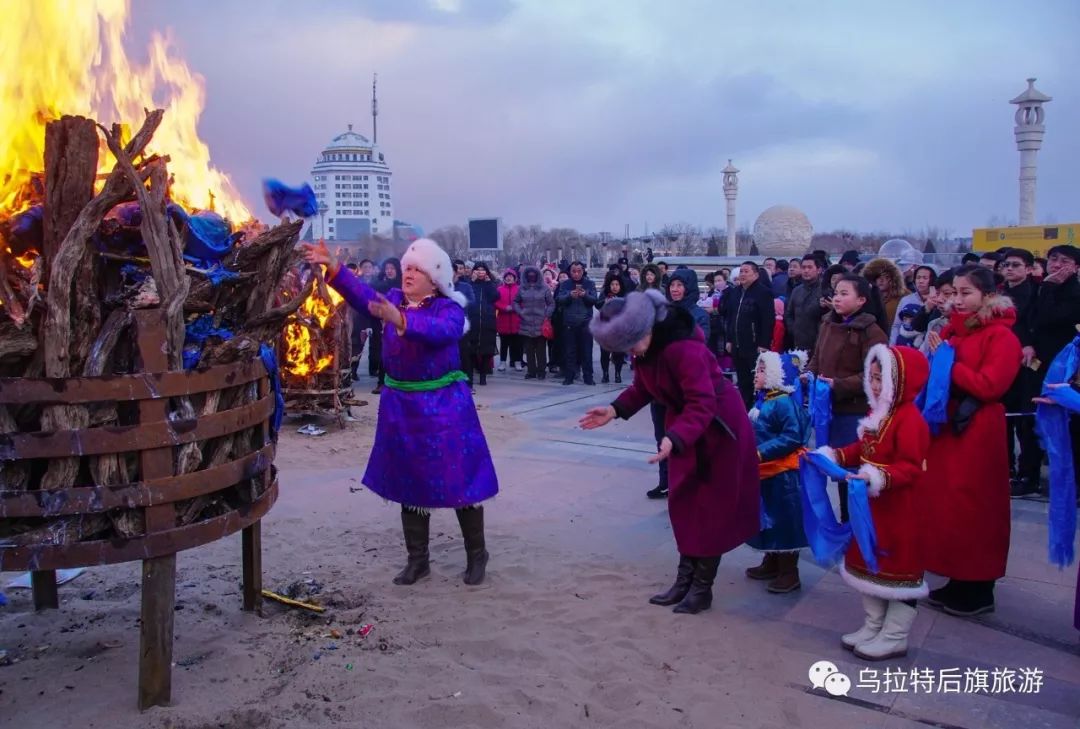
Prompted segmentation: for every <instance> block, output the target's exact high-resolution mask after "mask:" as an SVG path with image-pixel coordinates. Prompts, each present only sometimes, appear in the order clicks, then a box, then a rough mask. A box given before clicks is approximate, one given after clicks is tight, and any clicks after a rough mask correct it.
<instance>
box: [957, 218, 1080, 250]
mask: <svg viewBox="0 0 1080 729" xmlns="http://www.w3.org/2000/svg"><path fill="white" fill-rule="evenodd" d="M1078 237H1080V223H1066V224H1064V225H1025V226H1016V227H1012V228H976V229H975V230H974V231H973V232H972V236H971V249H972V250H974V251H996V250H997V249H998V248H1005V247H1009V248H1023V249H1024V250H1027V251H1031V252H1032V253H1033V254H1034V255H1036V256H1045V255H1046V252H1047V251H1048V250H1050V249H1051V248H1053V247H1054V246H1059V245H1070V246H1075V245H1078V243H1077V238H1078Z"/></svg>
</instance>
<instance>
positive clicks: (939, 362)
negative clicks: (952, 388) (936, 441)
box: [915, 342, 956, 435]
mask: <svg viewBox="0 0 1080 729" xmlns="http://www.w3.org/2000/svg"><path fill="white" fill-rule="evenodd" d="M954 362H956V350H955V349H954V348H953V346H952V345H951V344H949V343H948V342H942V343H941V344H940V345H939V346H938V348H937V350H936V351H935V352H934V353H933V354H932V355H931V356H930V379H929V380H927V382H926V387H925V388H923V391H922V392H920V393H919V396H918V397H917V398H915V405H916V406H917V407H918V408H919V410H921V411H922V415H923V420H925V421H926V424H927V425H929V426H930V432H931V433H933V434H934V435H937V434H938V433H939V432H940V431H941V426H942V425H945V423H947V422H948V421H949V413H948V408H949V385H950V384H951V383H952V368H953V363H954Z"/></svg>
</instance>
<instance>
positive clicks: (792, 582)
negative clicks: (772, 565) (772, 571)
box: [765, 552, 802, 594]
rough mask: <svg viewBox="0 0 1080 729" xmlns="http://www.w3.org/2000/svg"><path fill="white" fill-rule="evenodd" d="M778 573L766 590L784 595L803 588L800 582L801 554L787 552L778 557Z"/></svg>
mask: <svg viewBox="0 0 1080 729" xmlns="http://www.w3.org/2000/svg"><path fill="white" fill-rule="evenodd" d="M776 566H777V570H778V573H777V575H776V578H775V579H773V580H772V581H771V582H770V583H769V584H768V585H766V586H765V589H766V590H768V591H769V592H774V593H778V594H782V593H785V592H792V591H793V590H798V589H799V588H800V587H802V583H801V582H799V553H798V552H786V553H783V554H778V555H776Z"/></svg>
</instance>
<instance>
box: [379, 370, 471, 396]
mask: <svg viewBox="0 0 1080 729" xmlns="http://www.w3.org/2000/svg"><path fill="white" fill-rule="evenodd" d="M468 379H469V378H468V377H466V375H465V373H464V372H462V371H461V370H450V371H449V372H447V373H446V374H445V375H443V376H442V377H437V378H436V379H434V380H420V381H419V382H405V381H403V380H395V379H394V378H393V377H391V376H390V375H386V386H387V387H390V388H393V389H395V390H401V391H402V392H430V391H431V390H438V389H439V388H442V387H446V386H447V385H452V384H454V383H455V382H465V381H466V380H468Z"/></svg>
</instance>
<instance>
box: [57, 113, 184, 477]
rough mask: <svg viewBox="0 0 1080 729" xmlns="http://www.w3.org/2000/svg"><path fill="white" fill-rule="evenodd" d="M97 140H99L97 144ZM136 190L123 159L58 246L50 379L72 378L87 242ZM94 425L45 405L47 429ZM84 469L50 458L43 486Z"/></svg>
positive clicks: (151, 123)
mask: <svg viewBox="0 0 1080 729" xmlns="http://www.w3.org/2000/svg"><path fill="white" fill-rule="evenodd" d="M163 114H164V112H163V111H161V110H160V109H158V110H157V111H154V112H150V113H148V114H147V115H146V121H145V122H144V123H143V126H142V128H141V129H140V130H139V132H138V134H136V135H135V136H134V137H133V138H132V140H131V141H130V142H129V143H128V145H127V146H126V148H125V151H126V152H127V154H128V155H130V156H134V155H138V154H142V152H143V150H144V149H145V148H146V145H147V144H149V142H150V139H151V138H152V137H153V135H154V131H155V130H156V129H157V127H158V125H159V124H161V117H162V115H163ZM96 142H97V140H96V138H95V144H96ZM95 158H96V157H95ZM156 166H157V164H156V160H155V161H154V163H147V164H146V165H145V167H146V168H148V169H145V170H144V173H145V174H144V175H143V174H137V175H136V176H135V178H136V179H137V180H138V181H139V183H140V184H138V185H137V186H138V187H142V185H141V182H142V181H143V180H145V179H146V176H149V173H150V171H152V169H153V168H155V167H156ZM131 194H132V182H131V179H129V178H128V177H127V176H126V175H125V173H124V171H123V170H122V169H121V168H120V165H119V163H117V166H116V167H114V168H113V171H112V173H111V174H110V175H109V177H108V179H107V180H106V181H105V187H104V188H103V189H102V191H101V192H100V193H98V194H97V195H96V196H95V197H94V198H93V199H91V200H90V202H88V203H87V204H86V205H85V206H84V207H83V208H82V210H80V211H79V214H78V215H77V216H76V218H75V222H74V223H72V225H71V228H70V229H69V230H68V232H67V234H66V235H65V236H64V239H63V241H62V242H61V244H60V246H59V248H58V249H57V253H56V259H55V260H54V261H53V263H52V269H51V272H50V275H49V284H50V285H49V287H48V288H49V293H48V313H47V316H46V320H45V329H44V336H43V344H44V347H43V349H44V352H45V374H46V375H47V376H49V377H70V376H71V350H70V347H71V341H72V331H71V313H72V309H71V306H72V298H73V288H74V287H73V282H74V281H76V280H78V279H80V278H81V276H80V273H81V270H80V269H82V267H83V266H85V265H86V261H87V259H88V258H89V246H88V245H87V241H88V240H89V239H90V236H91V235H93V233H94V231H95V230H97V227H98V226H99V225H100V224H101V220H102V219H103V218H104V217H105V214H106V213H108V212H109V211H110V210H112V209H113V208H114V207H116V205H118V204H119V203H121V202H124V200H126V199H127V198H128V197H129V196H130V195H131ZM96 335H97V332H94V333H93V336H96ZM93 336H92V337H91V338H93ZM89 423H90V418H89V413H88V412H87V410H86V408H83V407H73V406H67V405H50V406H48V407H46V408H45V410H44V412H43V413H42V416H41V428H42V430H46V431H54V430H76V429H79V428H85V427H86V426H87V425H89ZM78 470H79V459H78V458H66V459H53V460H51V461H50V462H49V466H48V470H47V471H46V472H45V475H44V477H43V478H42V481H41V488H42V489H56V488H66V487H69V486H71V485H72V484H73V483H74V482H75V477H76V476H77V474H78Z"/></svg>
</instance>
